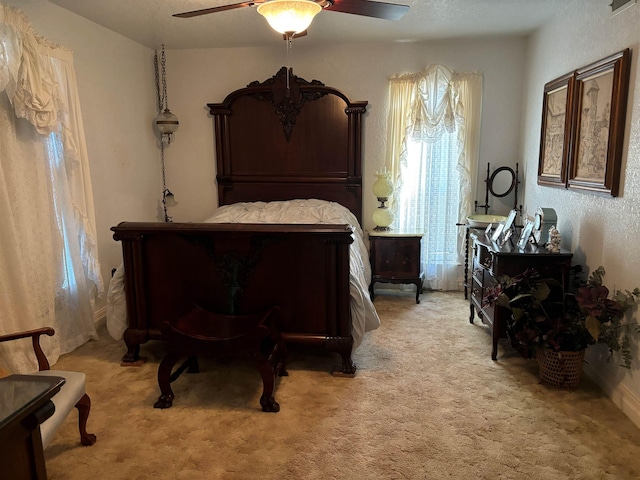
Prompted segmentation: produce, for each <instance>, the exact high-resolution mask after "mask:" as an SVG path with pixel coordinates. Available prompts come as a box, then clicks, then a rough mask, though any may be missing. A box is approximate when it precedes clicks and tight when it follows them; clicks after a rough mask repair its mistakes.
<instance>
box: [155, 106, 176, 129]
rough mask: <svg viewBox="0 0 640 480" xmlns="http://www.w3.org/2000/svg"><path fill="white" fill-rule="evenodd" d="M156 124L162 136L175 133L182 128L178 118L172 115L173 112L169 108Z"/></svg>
mask: <svg viewBox="0 0 640 480" xmlns="http://www.w3.org/2000/svg"><path fill="white" fill-rule="evenodd" d="M155 123H156V127H157V129H158V131H159V132H160V134H162V135H165V134H172V133H175V132H176V131H177V130H178V127H179V126H180V122H178V117H176V116H175V115H174V114H173V113H171V110H169V109H168V108H166V109H165V110H164V112H162V113H161V114H160V115H158V116H157V117H156V119H155Z"/></svg>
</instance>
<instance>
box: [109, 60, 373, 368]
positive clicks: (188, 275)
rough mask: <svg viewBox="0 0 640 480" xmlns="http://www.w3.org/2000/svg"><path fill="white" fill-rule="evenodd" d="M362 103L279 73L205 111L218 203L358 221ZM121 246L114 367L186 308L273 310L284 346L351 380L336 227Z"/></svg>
mask: <svg viewBox="0 0 640 480" xmlns="http://www.w3.org/2000/svg"><path fill="white" fill-rule="evenodd" d="M366 105H367V102H364V101H360V102H352V101H350V100H349V99H348V98H347V97H346V96H345V95H344V94H343V93H341V92H340V91H339V90H336V89H334V88H331V87H327V86H325V85H323V84H322V83H321V82H319V81H317V80H313V81H306V80H304V79H302V78H299V77H297V76H295V75H293V72H291V71H290V70H289V71H288V70H287V69H286V68H285V67H283V68H282V69H280V70H279V71H278V72H277V74H276V75H274V76H273V77H272V78H270V79H268V80H266V81H264V82H257V81H256V82H252V83H251V84H249V85H248V86H247V87H245V88H241V89H239V90H236V91H234V92H232V93H230V94H229V95H228V96H227V97H226V98H225V100H224V101H223V102H222V103H219V104H208V107H209V111H210V113H211V115H212V117H213V120H214V123H215V144H216V162H217V177H216V180H217V187H218V200H219V205H220V206H222V205H228V204H234V203H238V202H256V201H264V202H270V201H282V200H292V199H305V198H314V199H321V200H328V201H332V202H337V203H339V204H341V205H344V206H345V207H347V208H348V209H349V210H350V211H351V212H353V214H354V215H355V216H356V218H357V219H358V221H359V222H361V220H362V176H361V136H362V116H363V114H364V113H365V110H366ZM112 230H113V231H114V239H115V240H119V241H121V242H122V248H123V263H124V275H125V277H124V282H125V294H126V308H127V322H128V323H127V328H126V330H125V332H124V335H123V338H124V341H125V343H126V345H127V353H126V354H125V356H124V358H123V362H137V361H138V360H139V351H140V344H142V343H145V342H147V341H148V340H150V339H162V334H161V332H160V329H159V325H160V323H161V322H163V321H168V320H171V319H175V318H177V317H179V316H181V315H184V314H185V313H186V312H187V311H188V310H189V309H191V308H193V306H194V305H199V306H200V307H203V308H206V309H210V310H211V311H216V312H219V313H229V314H245V313H251V312H256V311H260V310H264V309H266V308H269V307H271V306H278V307H280V309H281V320H280V324H279V328H280V331H281V332H282V333H283V336H284V338H285V340H286V341H287V343H301V344H313V345H323V346H325V347H326V348H327V349H329V350H332V351H335V352H337V353H339V354H340V355H341V358H342V365H341V366H340V367H339V368H338V369H337V374H341V375H348V376H351V375H353V374H354V373H355V369H356V367H355V365H354V364H353V361H352V358H351V352H352V345H353V338H352V334H351V328H352V325H351V315H350V307H349V305H350V303H349V302H350V285H349V268H350V266H349V248H350V245H351V243H352V241H353V238H352V230H351V229H350V228H349V227H348V226H347V225H321V224H316V225H294V224H286V225H273V224H230V223H225V224H211V223H139V222H136V223H133V222H123V223H120V224H119V225H118V226H116V227H113V228H112Z"/></svg>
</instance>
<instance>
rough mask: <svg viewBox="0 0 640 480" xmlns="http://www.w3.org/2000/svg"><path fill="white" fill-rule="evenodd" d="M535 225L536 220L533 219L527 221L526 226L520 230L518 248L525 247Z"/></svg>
mask: <svg viewBox="0 0 640 480" xmlns="http://www.w3.org/2000/svg"><path fill="white" fill-rule="evenodd" d="M533 227H534V222H532V221H531V220H527V221H525V223H524V226H523V227H522V230H521V231H520V238H519V239H518V243H517V246H518V248H522V249H524V248H525V247H526V246H527V243H529V237H531V234H532V233H533Z"/></svg>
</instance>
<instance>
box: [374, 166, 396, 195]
mask: <svg viewBox="0 0 640 480" xmlns="http://www.w3.org/2000/svg"><path fill="white" fill-rule="evenodd" d="M390 176H391V173H390V172H386V173H376V177H377V180H376V181H375V182H373V194H374V195H375V196H376V197H377V198H389V197H390V196H391V194H392V193H393V183H391V179H390V178H389V177H390Z"/></svg>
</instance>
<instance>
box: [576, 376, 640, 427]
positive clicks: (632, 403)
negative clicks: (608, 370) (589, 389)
mask: <svg viewBox="0 0 640 480" xmlns="http://www.w3.org/2000/svg"><path fill="white" fill-rule="evenodd" d="M584 373H586V374H587V375H588V376H589V378H591V380H593V381H594V382H596V383H597V384H598V385H599V386H600V388H602V391H604V393H606V394H607V396H608V397H609V398H610V399H611V401H612V402H613V403H615V404H616V406H617V407H618V408H619V409H620V410H622V413H624V414H625V415H626V416H627V417H629V418H630V419H631V421H632V422H633V423H635V424H636V426H638V427H640V398H638V397H637V396H636V395H635V394H634V393H633V392H631V391H630V390H629V389H628V388H627V387H625V386H624V385H621V384H619V383H614V382H613V381H611V379H610V378H607V377H605V376H603V375H602V374H601V373H600V372H598V371H597V370H596V369H595V368H593V367H592V366H591V365H589V364H585V366H584Z"/></svg>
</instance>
